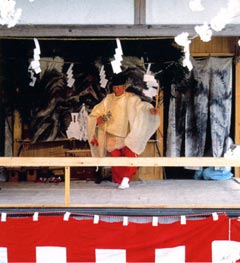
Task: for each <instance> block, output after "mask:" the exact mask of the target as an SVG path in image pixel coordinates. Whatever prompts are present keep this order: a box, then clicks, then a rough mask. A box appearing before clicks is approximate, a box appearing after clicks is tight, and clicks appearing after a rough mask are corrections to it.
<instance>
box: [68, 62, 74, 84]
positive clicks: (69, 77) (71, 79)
mask: <svg viewBox="0 0 240 263" xmlns="http://www.w3.org/2000/svg"><path fill="white" fill-rule="evenodd" d="M72 68H73V63H72V64H71V65H70V67H69V68H68V70H67V84H68V87H70V88H71V87H72V86H73V84H74V82H75V79H74V78H73V70H72Z"/></svg>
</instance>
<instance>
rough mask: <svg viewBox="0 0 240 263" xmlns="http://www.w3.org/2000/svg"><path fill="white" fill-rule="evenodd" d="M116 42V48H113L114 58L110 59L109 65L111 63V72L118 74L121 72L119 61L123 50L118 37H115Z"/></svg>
mask: <svg viewBox="0 0 240 263" xmlns="http://www.w3.org/2000/svg"><path fill="white" fill-rule="evenodd" d="M116 42H117V48H116V49H115V55H114V60H113V61H111V65H112V69H113V73H115V74H118V73H120V72H122V69H121V62H122V60H123V58H122V55H123V52H122V47H121V42H120V40H119V39H118V38H117V39H116Z"/></svg>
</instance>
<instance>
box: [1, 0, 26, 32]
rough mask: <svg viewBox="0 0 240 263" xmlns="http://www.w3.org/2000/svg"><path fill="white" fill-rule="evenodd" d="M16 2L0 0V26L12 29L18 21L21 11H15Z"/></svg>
mask: <svg viewBox="0 0 240 263" xmlns="http://www.w3.org/2000/svg"><path fill="white" fill-rule="evenodd" d="M15 5H16V1H13V0H0V24H1V25H2V26H3V25H7V27H8V28H10V27H14V26H15V25H16V24H17V22H18V21H19V20H20V18H21V15H22V9H21V8H18V9H17V10H15Z"/></svg>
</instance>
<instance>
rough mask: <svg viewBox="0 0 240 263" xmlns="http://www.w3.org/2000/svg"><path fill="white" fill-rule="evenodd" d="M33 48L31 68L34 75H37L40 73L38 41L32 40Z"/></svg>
mask: <svg viewBox="0 0 240 263" xmlns="http://www.w3.org/2000/svg"><path fill="white" fill-rule="evenodd" d="M34 43H35V48H34V50H33V60H32V61H31V64H30V65H31V68H32V69H33V70H34V72H35V73H36V74H39V73H40V72H41V68H40V61H39V60H40V54H41V52H40V46H39V43H38V40H37V39H36V38H34Z"/></svg>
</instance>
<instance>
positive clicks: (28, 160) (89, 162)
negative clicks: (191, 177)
mask: <svg viewBox="0 0 240 263" xmlns="http://www.w3.org/2000/svg"><path fill="white" fill-rule="evenodd" d="M200 163H201V166H206V167H209V166H214V167H224V166H227V167H229V166H232V167H240V160H239V158H223V157H219V158H215V157H201V158H198V157H189V158H186V157H139V158H130V157H121V158H111V157H106V158H96V157H69V158H68V157H0V166H3V167H64V168H65V190H64V195H65V198H64V204H60V205H57V206H58V207H73V206H72V205H71V204H70V167H86V166H88V167H92V166H154V167H158V166H160V167H164V166H171V167H181V166H182V167H185V166H192V167H199V164H200ZM13 206H17V207H20V206H19V204H18V205H14V204H13V205H4V204H1V207H13ZM23 206H24V207H33V206H35V207H36V205H33V204H24V205H23ZM40 206H41V207H43V206H45V207H49V206H51V207H53V206H56V205H51V204H49V205H40Z"/></svg>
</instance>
